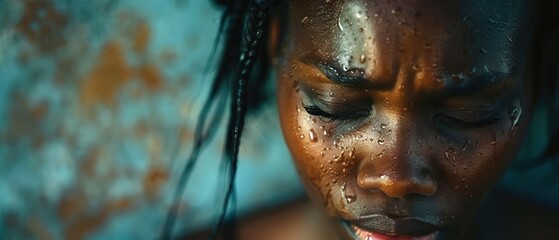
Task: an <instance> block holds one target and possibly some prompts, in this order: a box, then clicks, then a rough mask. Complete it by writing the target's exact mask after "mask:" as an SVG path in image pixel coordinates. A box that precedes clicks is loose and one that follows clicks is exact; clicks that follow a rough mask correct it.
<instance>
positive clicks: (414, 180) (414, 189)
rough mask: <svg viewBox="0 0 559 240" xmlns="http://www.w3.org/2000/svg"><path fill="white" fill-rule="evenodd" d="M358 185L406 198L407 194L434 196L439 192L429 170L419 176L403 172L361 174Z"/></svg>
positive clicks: (395, 196) (391, 195)
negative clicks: (403, 173)
mask: <svg viewBox="0 0 559 240" xmlns="http://www.w3.org/2000/svg"><path fill="white" fill-rule="evenodd" d="M357 183H358V186H359V187H360V188H362V189H366V190H375V189H376V190H380V191H382V192H383V193H385V194H386V195H387V196H390V197H394V198H404V197H405V196H407V195H411V194H419V195H423V196H432V195H434V194H435V193H436V192H437V188H438V186H437V182H436V181H435V180H434V178H433V177H431V175H430V174H429V173H428V172H427V173H426V174H423V173H421V175H419V176H417V175H416V176H414V175H406V176H404V175H402V174H397V175H396V174H381V175H372V174H367V173H363V174H359V175H358V181H357Z"/></svg>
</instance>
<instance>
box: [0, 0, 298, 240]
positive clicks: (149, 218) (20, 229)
mask: <svg viewBox="0 0 559 240" xmlns="http://www.w3.org/2000/svg"><path fill="white" fill-rule="evenodd" d="M209 2H210V1H202V0H200V1H198V0H169V1H150V0H142V1H135V0H96V1H88V0H79V1H73V0H57V1H54V0H53V1H42V0H0V222H1V224H0V238H2V239H8V238H26V239H27V238H37V239H79V238H96V239H154V238H155V236H156V235H157V234H158V233H159V231H160V228H161V224H162V220H163V217H164V214H165V213H166V209H167V208H168V207H169V206H170V203H171V193H172V192H173V190H174V189H175V186H176V180H177V175H178V172H179V171H180V170H181V168H182V166H183V165H184V158H185V156H186V155H187V154H188V153H189V151H190V145H189V143H190V141H191V140H192V130H193V126H194V124H195V121H194V119H195V117H196V114H197V113H198V112H199V110H200V109H199V108H200V104H199V103H200V102H201V101H202V100H203V99H205V96H204V94H202V93H203V92H205V90H207V88H208V83H209V77H206V78H202V77H201V76H202V69H204V67H205V63H206V60H207V57H208V54H209V52H210V49H211V46H212V42H213V39H214V36H215V34H216V31H217V25H218V21H219V12H218V10H217V9H214V8H213V6H211V5H210V4H209ZM210 75H211V74H210ZM276 115H277V113H276V112H275V109H274V108H268V110H266V111H265V112H264V114H262V115H261V116H260V117H259V118H258V119H256V120H255V121H254V123H252V124H251V128H250V129H248V131H247V134H246V139H245V140H243V144H244V146H243V154H242V156H241V158H242V162H241V169H240V170H239V171H240V172H239V176H240V177H239V179H238V183H239V184H238V185H239V187H238V190H239V205H240V208H241V209H243V210H247V209H250V208H251V207H255V206H261V205H263V204H264V205H265V204H270V203H273V202H277V201H281V199H285V198H289V197H290V196H293V195H294V194H299V193H300V192H301V190H300V186H299V185H298V183H297V182H298V180H297V177H296V174H295V171H294V170H293V169H292V166H291V161H290V157H289V154H288V152H287V150H286V148H285V146H284V144H283V142H282V140H281V134H280V132H279V131H278V122H277V116H276ZM259 129H267V131H266V132H262V131H258V130H259ZM177 143H179V144H182V145H181V146H182V147H181V149H182V150H181V152H180V154H179V156H180V157H179V158H177V159H175V160H173V159H171V155H172V154H171V151H172V149H173V147H174V146H175V144H177ZM221 150H222V149H221V143H220V141H219V139H218V141H217V142H216V144H213V145H211V146H210V147H209V148H208V150H207V151H206V152H205V154H204V155H203V156H202V158H201V164H199V166H198V167H197V169H196V170H195V175H194V177H193V179H192V181H191V184H190V185H188V187H187V189H186V194H185V197H184V199H183V202H182V206H181V207H180V209H179V217H180V221H179V223H178V224H177V226H180V228H181V229H182V230H189V229H194V228H197V227H200V226H201V225H204V224H207V223H208V222H210V221H213V218H212V217H213V216H214V214H215V213H216V210H218V209H217V208H216V207H215V206H216V204H218V203H219V197H216V193H219V188H217V186H218V185H219V184H218V183H217V179H218V161H219V159H220V153H221ZM263 182H266V183H267V184H256V183H263ZM217 196H220V195H219V194H218V195H217Z"/></svg>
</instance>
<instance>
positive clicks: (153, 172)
mask: <svg viewBox="0 0 559 240" xmlns="http://www.w3.org/2000/svg"><path fill="white" fill-rule="evenodd" d="M168 178H169V174H168V173H167V171H166V170H165V169H164V168H161V167H153V168H151V169H150V170H149V171H148V172H147V174H146V175H145V176H144V180H143V187H144V193H145V194H146V196H147V197H149V198H155V197H156V196H157V194H158V193H159V189H160V188H161V186H162V185H163V183H165V182H166V181H167V179H168Z"/></svg>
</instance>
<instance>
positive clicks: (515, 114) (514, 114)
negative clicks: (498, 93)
mask: <svg viewBox="0 0 559 240" xmlns="http://www.w3.org/2000/svg"><path fill="white" fill-rule="evenodd" d="M521 115H522V108H521V107H520V101H519V100H516V102H515V103H514V105H513V106H512V107H511V109H510V110H509V120H510V121H511V122H512V125H511V128H510V131H513V130H514V128H515V127H516V125H517V124H518V120H520V116H521Z"/></svg>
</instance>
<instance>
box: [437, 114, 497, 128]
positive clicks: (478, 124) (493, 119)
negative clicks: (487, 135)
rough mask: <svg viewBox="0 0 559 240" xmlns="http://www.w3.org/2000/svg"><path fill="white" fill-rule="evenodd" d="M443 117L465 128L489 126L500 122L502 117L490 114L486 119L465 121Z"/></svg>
mask: <svg viewBox="0 0 559 240" xmlns="http://www.w3.org/2000/svg"><path fill="white" fill-rule="evenodd" d="M444 118H445V119H447V120H450V121H451V122H452V124H454V125H457V126H458V127H460V128H465V129H481V128H485V127H489V126H492V125H495V124H496V123H498V122H500V121H501V119H502V118H501V117H500V116H492V117H490V118H488V119H484V120H481V121H477V122H467V121H463V120H460V119H457V118H454V117H450V116H444Z"/></svg>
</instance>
